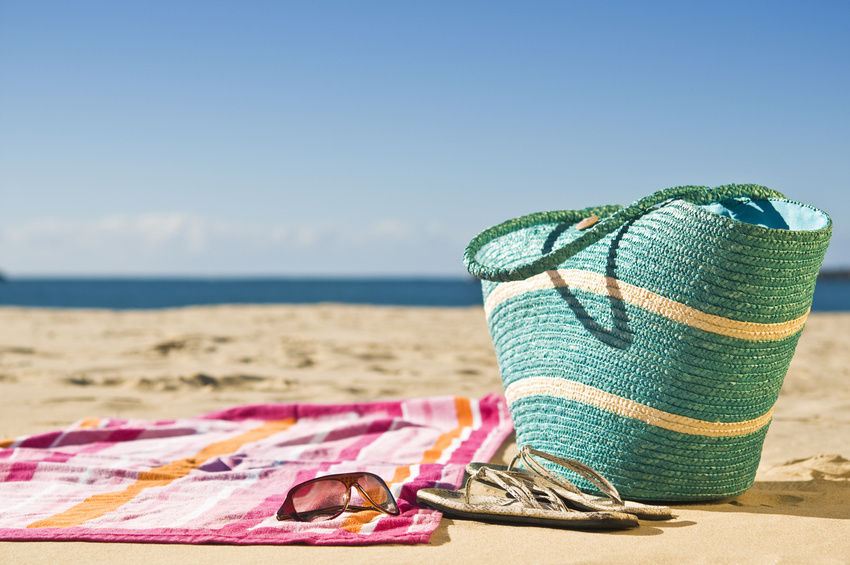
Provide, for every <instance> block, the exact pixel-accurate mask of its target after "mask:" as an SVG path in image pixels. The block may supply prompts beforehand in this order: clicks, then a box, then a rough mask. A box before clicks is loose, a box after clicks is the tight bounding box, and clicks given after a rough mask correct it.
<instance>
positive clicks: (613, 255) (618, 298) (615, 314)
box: [541, 220, 634, 349]
mask: <svg viewBox="0 0 850 565" xmlns="http://www.w3.org/2000/svg"><path fill="white" fill-rule="evenodd" d="M633 222H634V220H632V221H629V222H627V223H625V224H624V225H623V227H622V228H620V230H619V232H618V233H617V235H616V236H615V237H614V239H613V240H612V241H611V245H610V246H609V248H608V257H607V261H606V265H605V276H606V277H607V279H606V283H605V286H606V290H607V295H608V301H609V302H610V304H611V318H612V320H613V327H611V328H606V327H605V326H603V325H602V324H600V323H599V322H597V321H596V320H594V319H593V316H591V315H590V314H589V313H588V312H587V310H586V309H585V308H584V306H583V305H582V303H581V301H580V300H579V299H578V297H576V295H575V294H573V292H572V291H571V290H570V287H569V286H568V283H567V282H566V281H564V279H563V278H562V277H561V276H560V275H559V274H558V272H557V271H554V270H551V271H547V275H548V276H549V278H550V279H551V280H552V284H553V285H554V286H555V290H556V291H557V292H558V294H560V295H561V298H563V299H564V301H566V303H567V305H568V306H569V307H570V310H572V312H573V314H574V315H575V317H576V319H577V320H578V321H579V322H581V324H582V326H584V328H585V329H586V330H587V331H588V332H589V333H590V334H591V335H592V336H593V337H595V338H596V339H598V340H599V341H601V342H602V343H604V344H606V345H608V346H610V347H614V348H616V349H628V348H629V347H630V346H631V344H632V342H633V341H634V332H633V331H632V329H631V328H630V327H629V315H628V313H627V312H626V306H625V303H624V302H623V299H622V293H621V292H620V288H619V281H618V280H617V251H618V249H619V247H620V241H621V240H622V238H623V235H625V233H626V231H628V229H629V227H630V226H631V225H632V223H633ZM570 225H571V224H561V225H558V226H556V227H555V228H554V229H553V230H552V231H551V232H549V235H548V236H547V237H546V241H545V242H544V243H543V248H542V249H541V252H542V253H543V254H544V255H545V254H547V253H549V252H551V251H552V249H553V247H554V246H555V242H556V241H557V240H558V238H559V237H560V236H561V235H562V234H563V233H564V232H565V231H566V230H567V229H569V227H570Z"/></svg>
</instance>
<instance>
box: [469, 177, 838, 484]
mask: <svg viewBox="0 0 850 565" xmlns="http://www.w3.org/2000/svg"><path fill="white" fill-rule="evenodd" d="M730 199H739V200H740V199H744V200H745V199H753V200H757V201H768V202H771V201H772V202H774V203H775V202H783V203H788V202H789V201H787V200H785V199H784V197H783V196H782V195H781V194H779V193H777V192H775V191H772V190H770V189H767V188H765V187H760V186H756V185H729V186H724V187H718V188H714V189H709V188H706V187H678V188H673V189H667V190H663V191H659V192H658V193H656V194H654V195H651V196H649V197H647V198H645V199H642V200H640V201H638V202H637V203H635V204H633V205H631V206H628V207H625V208H622V207H619V206H602V207H596V208H588V209H584V210H575V211H569V210H568V211H558V212H543V213H538V214H532V215H530V216H525V217H522V218H517V219H515V220H511V221H508V222H505V223H504V224H501V225H499V226H496V227H494V228H490V229H489V230H485V231H484V232H482V234H480V235H479V236H477V237H476V238H475V239H473V240H472V242H471V243H470V245H469V247H468V248H467V252H466V254H465V262H466V264H467V267H468V269H469V270H470V272H471V273H473V274H475V275H477V276H479V277H482V278H488V279H490V280H485V281H483V283H482V286H483V293H484V298H485V306H486V307H487V314H488V323H489V326H490V332H491V336H492V339H493V344H494V347H495V350H496V355H497V358H498V361H499V367H500V370H501V373H502V379H503V382H504V385H505V387H506V392H507V395H508V400H509V401H510V409H511V414H512V417H513V420H514V426H515V428H516V431H517V441H518V442H519V443H520V445H530V446H532V447H535V448H537V449H541V450H543V451H546V452H549V453H552V454H555V455H560V456H563V457H568V458H572V459H577V460H579V461H582V462H584V463H586V464H588V465H591V466H592V467H594V468H596V469H598V470H599V471H600V472H602V473H603V474H604V475H605V476H606V477H608V478H609V480H611V481H612V482H613V483H614V485H615V486H617V488H618V489H619V490H620V491H621V493H622V494H623V495H624V496H626V497H630V498H634V499H638V500H667V501H687V500H705V499H713V498H720V497H727V496H734V495H737V494H740V493H741V492H743V491H745V490H746V489H747V488H749V486H751V485H752V482H753V479H754V477H755V471H756V469H757V467H758V463H759V459H760V457H761V448H762V443H763V440H764V436H765V434H766V432H767V427H768V423H769V421H770V416H771V410H772V407H773V405H774V403H775V402H776V399H777V396H778V394H779V389H780V387H781V385H782V381H783V379H784V377H785V374H786V372H787V370H788V365H789V363H790V361H791V357H792V355H793V353H794V349H795V347H796V344H797V340H798V339H799V335H800V331H801V329H802V323H803V321H804V319H805V316H806V314H807V312H808V310H809V308H810V305H811V300H812V294H813V292H814V285H815V279H816V277H817V273H818V270H819V268H820V264H821V262H822V260H823V256H824V253H825V251H826V248H827V245H828V243H829V237H830V232H831V222H830V220H829V218H828V216H826V214H824V213H823V212H821V211H819V210H816V209H814V208H811V207H808V206H806V205H804V204H799V203H792V204H794V205H796V206H799V207H802V208H805V209H807V210H810V211H811V213H812V214H813V215H821V216H819V217H822V218H823V219H824V221H823V227H821V228H819V229H812V230H793V229H774V228H768V227H763V226H760V225H754V224H748V223H743V222H740V221H737V220H734V219H732V218H729V217H725V216H721V215H718V214H716V213H714V212H712V211H709V210H708V209H706V208H704V207H702V206H701V205H703V204H710V203H713V202H724V201H729V200H730ZM591 215H597V216H599V217H600V218H601V219H600V220H599V222H597V223H596V225H594V226H593V227H591V228H590V229H587V230H584V231H582V230H578V229H576V226H575V224H576V222H578V221H580V220H582V219H583V218H585V217H587V216H591ZM562 276H563V277H566V278H563V279H562V278H561V277H562ZM532 277H533V278H532ZM571 277H572V278H571ZM509 281H513V282H509ZM517 285H518V286H517ZM540 383H543V384H540ZM535 387H538V388H535ZM540 387H543V388H540ZM547 387H548V388H547ZM538 389H539V390H538ZM553 391H554V392H553ZM559 395H560V396H559ZM571 395H572V396H571ZM659 415H660V416H659ZM683 430H684V431H683ZM553 470H555V471H557V470H558V469H557V468H553ZM569 478H570V479H571V480H575V481H576V482H577V483H578V484H580V485H581V486H583V487H586V488H591V485H590V484H589V483H585V482H583V481H582V480H581V479H580V478H579V477H576V476H570V477H569Z"/></svg>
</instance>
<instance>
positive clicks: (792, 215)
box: [702, 200, 829, 231]
mask: <svg viewBox="0 0 850 565" xmlns="http://www.w3.org/2000/svg"><path fill="white" fill-rule="evenodd" d="M702 208H705V209H706V210H708V211H710V212H714V213H715V214H720V215H721V216H726V217H727V218H732V219H734V220H738V221H739V222H745V223H747V224H754V225H757V226H763V227H766V228H773V229H777V230H794V231H810V230H819V229H822V228H825V227H826V226H827V224H829V218H828V217H827V215H826V214H824V213H823V212H821V211H820V210H816V209H814V208H811V207H809V206H805V205H803V204H798V203H796V202H789V201H787V200H724V201H722V202H715V203H713V204H705V205H703V206H702Z"/></svg>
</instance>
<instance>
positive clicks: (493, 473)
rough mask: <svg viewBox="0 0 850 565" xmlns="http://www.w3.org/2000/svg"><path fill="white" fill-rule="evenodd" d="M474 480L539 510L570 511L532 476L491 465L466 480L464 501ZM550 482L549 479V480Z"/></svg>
mask: <svg viewBox="0 0 850 565" xmlns="http://www.w3.org/2000/svg"><path fill="white" fill-rule="evenodd" d="M474 481H478V482H482V483H485V484H490V485H496V486H498V487H499V488H501V489H502V490H504V491H505V492H506V493H507V494H508V496H509V497H511V498H513V499H515V500H518V501H519V502H521V503H522V504H523V505H525V506H528V507H530V508H536V509H539V510H557V511H560V512H571V511H572V509H570V508H569V507H568V506H567V505H566V504H564V501H563V500H561V497H560V496H558V494H557V493H556V492H555V491H554V490H552V489H551V488H549V487H547V486H545V485H540V484H537V483H535V481H534V478H533V477H531V476H529V475H525V476H523V473H515V472H510V471H507V472H506V471H499V470H497V469H493V468H491V467H481V468H480V469H478V470H477V471H475V473H473V474H472V475H470V477H469V479H468V480H467V482H466V489H465V497H466V503H467V504H469V503H470V487H471V485H472V483H473V482H474ZM549 482H550V483H551V481H549Z"/></svg>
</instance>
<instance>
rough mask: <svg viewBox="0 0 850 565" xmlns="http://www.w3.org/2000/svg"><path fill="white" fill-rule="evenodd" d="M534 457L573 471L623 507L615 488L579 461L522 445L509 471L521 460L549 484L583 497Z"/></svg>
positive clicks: (594, 470)
mask: <svg viewBox="0 0 850 565" xmlns="http://www.w3.org/2000/svg"><path fill="white" fill-rule="evenodd" d="M534 457H539V458H541V459H545V460H547V461H550V462H552V463H555V464H556V465H560V466H562V467H564V468H565V469H568V470H570V471H573V472H575V473H577V474H579V475H581V476H582V477H584V478H585V479H587V480H588V481H590V482H591V483H593V484H594V485H596V487H597V488H598V489H599V491H600V492H601V493H602V494H604V495H605V496H607V497H608V498H610V499H611V501H612V502H613V503H614V504H616V505H617V506H624V503H623V499H622V498H621V497H620V493H619V492H618V491H617V488H616V487H615V486H614V485H612V484H611V482H610V481H609V480H608V479H606V478H605V477H604V476H603V475H602V474H601V473H600V472H599V471H597V470H596V469H594V468H592V467H590V466H588V465H585V464H584V463H581V462H580V461H576V460H575V459H567V458H566V457H558V456H556V455H551V454H549V453H546V452H544V451H540V450H538V449H534V448H533V447H531V446H528V445H524V446H522V447H521V448H520V450H519V452H518V453H517V454H516V455H515V456H514V458H513V460H512V461H511V464H510V465H509V467H508V468H509V469H512V468H513V466H514V464H515V463H516V462H517V460H522V462H523V464H524V465H525V466H526V467H528V468H529V469H531V470H533V471H534V472H535V473H537V474H538V475H540V476H542V477H544V478H546V479H547V480H549V481H550V482H553V483H555V484H557V485H558V486H560V487H562V488H564V489H566V490H568V491H570V492H573V493H575V494H578V495H580V496H583V497H584V496H585V494H584V493H583V492H581V490H579V489H578V487H576V486H575V485H574V484H573V483H572V482H570V481H569V480H568V479H566V478H564V477H561V476H559V475H556V474H555V473H553V472H552V471H550V470H549V469H547V468H546V467H544V466H543V465H542V464H540V462H538V461H536V460H535V459H534Z"/></svg>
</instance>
